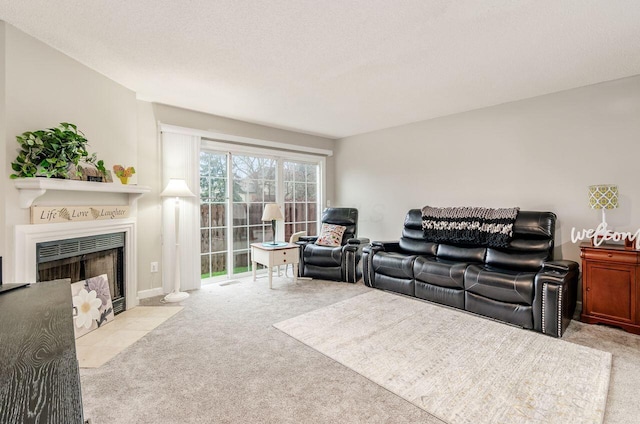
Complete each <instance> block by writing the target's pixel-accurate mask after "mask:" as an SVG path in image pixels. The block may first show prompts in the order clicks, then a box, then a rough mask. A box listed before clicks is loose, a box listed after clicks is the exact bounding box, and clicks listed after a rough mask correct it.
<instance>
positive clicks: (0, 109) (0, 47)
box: [0, 21, 9, 279]
mask: <svg viewBox="0 0 640 424" xmlns="http://www.w3.org/2000/svg"><path fill="white" fill-rule="evenodd" d="M5 31H6V26H5V23H4V22H2V21H0V175H2V176H4V177H3V178H0V192H1V193H2V196H1V198H0V257H4V256H5V254H6V245H7V243H6V240H7V235H6V234H7V232H6V218H5V198H6V192H7V187H6V185H7V182H8V178H7V177H6V176H7V175H9V168H7V164H8V162H7V154H6V153H7V149H5V147H6V144H7V142H6V140H7V117H6V108H5V104H6V102H5V86H6V83H5V63H6V62H5V53H4V52H5ZM6 260H7V259H6V258H4V259H3V264H4V263H5V262H6ZM5 266H6V265H5ZM1 277H2V276H1V275H0V279H1Z"/></svg>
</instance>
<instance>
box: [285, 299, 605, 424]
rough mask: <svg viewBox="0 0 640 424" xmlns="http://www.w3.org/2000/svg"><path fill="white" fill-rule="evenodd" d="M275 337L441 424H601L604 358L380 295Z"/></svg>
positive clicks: (340, 306) (297, 323)
mask: <svg viewBox="0 0 640 424" xmlns="http://www.w3.org/2000/svg"><path fill="white" fill-rule="evenodd" d="M275 327H276V328H278V329H280V330H282V331H283V332H285V333H287V334H289V335H291V336H292V337H295V338H296V339H298V340H300V341H301V342H303V343H305V344H306V345H308V346H310V347H312V348H314V349H316V350H318V351H319V352H322V353H323V354H325V355H327V356H329V357H330V358H332V359H334V360H336V361H338V362H340V363H342V364H343V365H345V366H347V367H349V368H351V369H353V370H355V371H356V372H358V373H359V374H361V375H363V376H365V377H367V378H368V379H370V380H372V381H374V382H376V383H378V384H380V385H381V386H383V387H385V388H387V389H389V390H390V391H392V392H393V393H396V394H398V395H400V396H402V397H403V398H405V399H407V400H408V401H410V402H411V403H413V404H415V405H417V406H419V407H420V408H423V409H424V410H425V411H427V412H429V413H431V414H433V415H435V416H437V417H439V418H441V419H442V420H444V421H446V422H448V423H452V424H483V423H487V424H489V423H514V424H515V423H549V424H552V423H557V424H565V423H601V422H602V420H603V416H604V409H605V404H606V399H607V390H608V386H609V375H610V368H611V354H610V353H608V352H602V351H598V350H595V349H591V348H587V347H583V346H579V345H576V344H572V343H567V342H565V341H562V340H559V339H554V338H551V337H548V336H544V335H541V334H538V333H535V332H532V331H523V330H522V329H520V328H516V327H512V326H508V325H505V324H503V323H498V322H494V321H492V320H488V319H481V318H478V317H476V316H472V315H470V314H466V313H463V312H459V311H456V310H452V309H448V308H444V307H441V306H436V305H433V304H429V303H425V302H421V301H418V300H415V299H410V298H406V297H403V296H398V295H395V294H390V293H385V292H382V291H372V292H369V293H366V294H362V295H360V296H356V297H353V298H351V299H348V300H345V301H343V302H339V303H337V304H334V305H331V306H328V307H325V308H322V309H319V310H316V311H312V312H309V313H307V314H304V315H302V316H299V317H295V318H292V319H289V320H286V321H283V322H280V323H278V324H275ZM576 358H579V360H576Z"/></svg>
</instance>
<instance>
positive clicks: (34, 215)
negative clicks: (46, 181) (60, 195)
mask: <svg viewBox="0 0 640 424" xmlns="http://www.w3.org/2000/svg"><path fill="white" fill-rule="evenodd" d="M128 217H129V206H31V223H32V224H53V223H55V222H78V221H97V220H101V219H122V218H128Z"/></svg>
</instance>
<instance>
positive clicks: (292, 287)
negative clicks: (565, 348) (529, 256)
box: [80, 277, 640, 424]
mask: <svg viewBox="0 0 640 424" xmlns="http://www.w3.org/2000/svg"><path fill="white" fill-rule="evenodd" d="M268 284H269V283H268V281H267V279H266V278H263V279H258V281H256V282H253V281H251V278H250V277H249V278H243V279H241V280H240V283H239V284H231V285H228V286H222V287H221V286H218V285H209V286H205V287H203V288H202V289H201V290H196V291H192V292H191V297H189V298H188V299H187V300H185V301H184V302H182V304H181V305H182V306H184V309H183V310H182V312H180V313H178V314H176V315H174V316H173V317H171V318H170V319H168V320H167V321H166V322H164V323H162V324H161V325H159V326H158V327H157V328H156V329H155V330H153V331H151V332H150V333H149V334H147V335H146V336H144V337H143V338H142V339H140V340H139V341H138V342H136V343H135V344H133V345H131V346H129V347H127V348H126V349H125V350H124V351H123V352H122V353H120V354H119V355H118V356H117V357H116V358H115V359H114V360H111V361H109V362H107V363H106V364H104V365H103V366H101V367H100V368H96V369H81V370H80V376H81V380H82V402H83V406H84V411H85V417H86V418H91V419H92V423H93V424H133V423H135V424H147V423H149V424H176V423H180V424H182V423H198V424H207V423H229V424H231V423H233V424H235V423H240V424H245V423H278V424H280V423H285V424H286V423H292V424H293V423H296V424H306V423H310V424H324V423H327V424H329V423H331V424H333V423H341V424H342V423H344V424H351V423H354V424H355V423H363V424H364V423H366V424H370V423H372V424H376V423H393V424H415V423H421V424H442V423H443V421H441V420H439V419H437V418H435V417H433V416H432V415H430V414H428V413H427V412H425V411H424V410H423V409H420V408H418V407H417V406H415V405H413V404H411V403H410V402H408V401H406V400H404V399H403V398H401V397H400V396H398V395H396V394H393V393H391V392H390V391H388V390H386V389H384V388H382V387H381V386H379V385H378V384H376V383H373V382H372V381H371V380H368V379H366V378H364V377H362V376H361V375H360V374H358V373H356V372H355V371H353V370H351V369H350V368H347V367H345V366H344V365H342V364H340V363H338V362H336V361H334V360H332V359H330V358H328V357H327V356H325V355H323V354H321V353H320V352H318V351H317V350H314V349H312V348H310V347H308V346H307V345H305V344H303V343H300V342H299V341H297V340H296V339H294V338H292V337H290V336H288V335H286V334H284V333H283V332H281V331H279V330H277V329H276V328H274V327H273V326H272V324H274V323H277V322H280V321H283V320H286V319H288V318H292V317H296V316H298V315H301V314H304V313H306V312H310V311H313V310H316V309H319V308H323V307H325V306H328V305H331V304H333V303H336V302H339V301H342V300H345V299H348V298H351V297H354V296H357V295H360V294H363V293H367V292H369V291H372V290H373V289H370V288H368V287H365V286H364V285H362V283H359V284H346V283H337V282H333V281H321V280H313V281H302V280H298V284H293V283H292V282H291V281H290V280H285V279H277V280H274V285H273V287H274V289H273V290H269V288H268ZM161 300H162V296H159V297H155V298H151V299H144V300H143V301H142V303H143V304H144V305H149V306H163V307H167V306H168V305H162V304H161ZM425 304H426V302H425ZM474 318H476V319H478V320H482V319H483V318H479V317H474ZM520 331H524V330H520ZM562 340H564V341H570V342H573V343H577V344H582V345H584V346H589V347H593V348H597V349H601V350H605V351H608V352H611V353H613V369H612V373H611V382H610V386H609V398H608V401H607V408H606V413H605V420H604V422H605V424H638V423H639V422H640V420H639V417H640V390H638V382H639V381H640V336H637V335H635V334H630V333H626V332H624V331H622V330H619V329H615V328H611V327H606V326H601V325H589V324H583V323H580V322H577V321H572V323H571V325H570V326H569V330H568V331H567V333H566V334H565V336H564V337H563V338H562ZM580 360H581V358H580V357H576V358H574V361H575V362H576V363H577V362H579V361H580ZM455 402H456V400H455V399H453V400H451V403H455ZM500 424H502V423H500Z"/></svg>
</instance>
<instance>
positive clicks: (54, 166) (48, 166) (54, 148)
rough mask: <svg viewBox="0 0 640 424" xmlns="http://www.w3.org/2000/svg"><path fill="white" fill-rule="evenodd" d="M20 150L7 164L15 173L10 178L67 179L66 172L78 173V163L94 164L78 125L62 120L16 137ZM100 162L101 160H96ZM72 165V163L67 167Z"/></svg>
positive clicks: (95, 158)
mask: <svg viewBox="0 0 640 424" xmlns="http://www.w3.org/2000/svg"><path fill="white" fill-rule="evenodd" d="M16 140H17V141H18V144H20V150H19V153H18V157H17V158H16V160H15V161H14V162H12V163H11V168H12V169H13V171H14V172H15V173H14V174H11V178H12V179H13V178H29V177H47V178H69V173H70V172H72V173H75V174H76V175H77V176H80V175H81V172H80V171H79V170H78V164H79V163H80V162H85V163H93V164H96V160H97V157H96V154H95V153H93V154H89V151H88V150H87V145H88V144H89V142H88V141H87V139H86V137H85V136H84V134H83V133H82V131H80V130H78V127H77V126H76V125H74V124H70V123H68V122H62V123H61V124H60V125H59V126H58V127H56V128H48V129H46V130H38V131H27V132H25V133H23V134H22V135H19V136H16ZM99 162H102V161H99ZM71 165H73V166H71ZM100 165H102V168H103V169H104V164H103V163H102V164H100Z"/></svg>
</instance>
